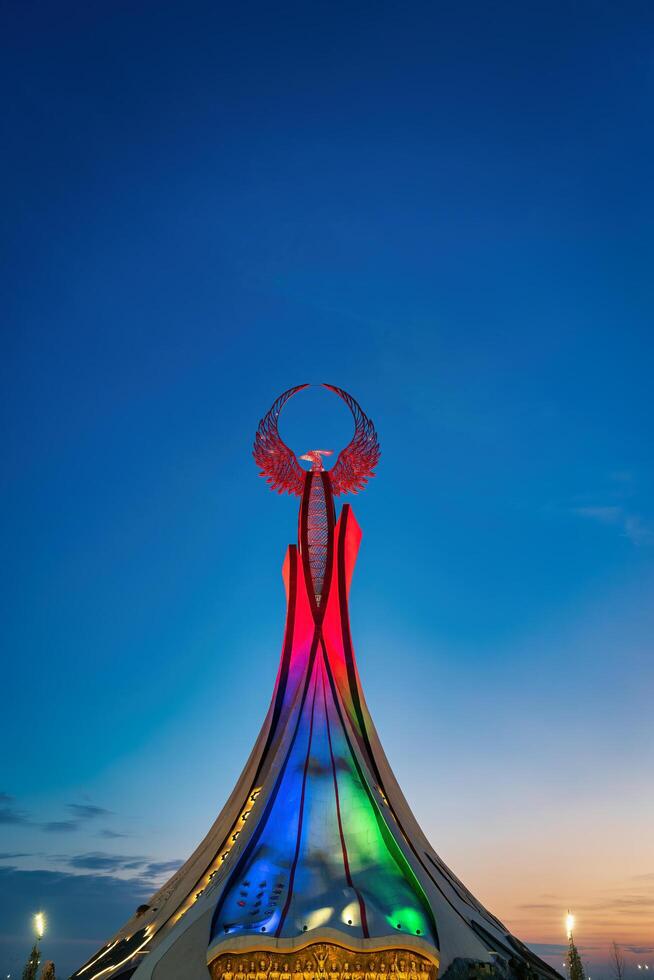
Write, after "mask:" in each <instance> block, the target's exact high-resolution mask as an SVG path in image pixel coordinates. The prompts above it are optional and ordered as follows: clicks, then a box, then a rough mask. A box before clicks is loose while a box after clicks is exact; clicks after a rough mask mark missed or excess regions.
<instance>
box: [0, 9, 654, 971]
mask: <svg viewBox="0 0 654 980" xmlns="http://www.w3.org/2000/svg"><path fill="white" fill-rule="evenodd" d="M0 20H1V23H0V37H1V38H2V41H1V42H0V44H1V45H2V57H1V58H0V77H1V81H2V91H3V93H4V100H3V103H4V104H3V112H2V115H1V117H0V126H1V127H2V134H1V135H2V147H3V151H2V154H1V156H0V172H1V179H2V188H3V191H4V194H3V207H2V253H3V254H2V264H1V265H0V285H1V287H2V299H3V304H2V305H3V317H2V320H3V328H2V340H3V356H2V358H1V359H0V372H1V382H2V383H1V397H2V418H3V422H4V425H3V436H4V437H3V463H4V466H3V474H2V506H1V507H0V521H1V522H2V527H1V533H2V540H3V542H4V556H5V557H4V561H3V562H2V566H1V567H0V576H1V579H2V581H1V588H0V594H1V596H2V599H1V601H2V615H1V630H2V633H1V640H2V648H3V651H4V655H5V660H4V666H3V672H2V677H3V684H2V713H1V716H2V725H3V729H4V730H3V739H2V741H3V745H4V746H5V748H6V750H7V751H6V752H5V753H4V758H3V760H2V764H1V770H0V773H1V779H0V829H1V830H2V836H1V843H0V852H1V854H0V879H1V881H2V883H1V884H0V921H1V922H2V927H1V928H0V933H1V935H0V974H2V975H5V974H6V973H9V972H11V973H12V974H15V973H17V972H18V971H19V966H20V964H21V963H22V962H23V961H24V960H25V957H26V953H27V950H28V948H29V944H30V941H31V940H30V933H29V915H30V914H31V913H32V912H33V911H36V910H37V909H39V908H41V907H43V908H44V909H45V911H46V913H47V914H48V917H49V920H50V923H51V925H50V931H49V934H48V936H47V938H46V941H45V944H44V952H45V953H46V955H50V956H53V957H54V958H55V960H56V961H57V964H58V967H59V969H60V972H61V974H62V976H63V975H66V974H67V972H69V971H71V970H72V969H73V968H74V967H76V966H78V965H79V964H80V963H81V962H82V961H83V960H84V959H85V958H86V956H87V955H88V954H89V953H90V952H92V951H93V949H94V948H96V947H97V946H98V945H100V943H101V942H103V941H104V940H105V939H106V938H107V936H108V935H109V934H110V933H111V932H112V931H113V930H114V929H115V928H116V927H117V926H118V925H120V924H121V923H122V921H123V920H124V919H125V918H127V916H128V915H129V914H130V913H131V911H132V910H133V908H134V906H135V905H136V904H138V903H139V902H140V901H143V900H144V899H145V898H146V897H147V895H148V893H149V892H151V891H152V890H153V888H154V886H155V884H156V883H159V882H160V881H161V880H163V879H164V878H165V877H166V876H167V874H169V873H170V870H171V869H172V868H173V867H175V866H176V865H177V863H178V862H179V861H181V860H182V859H183V858H185V857H186V856H187V855H188V854H189V853H190V851H191V850H192V848H193V847H194V846H195V844H196V843H197V842H198V840H199V839H200V838H201V837H202V836H203V834H204V833H205V831H206V830H207V829H208V827H209V825H210V823H211V822H212V820H213V819H214V816H215V815H216V813H217V811H218V809H219V808H220V807H221V806H222V804H223V802H224V801H225V799H226V797H227V795H228V793H229V791H230V790H231V788H232V785H233V783H234V781H235V779H236V778H237V776H238V773H239V772H240V769H241V767H242V765H243V763H244V761H245V759H246V756H247V754H248V752H249V750H250V747H251V744H252V742H253V740H254V738H255V736H256V734H257V732H258V729H259V726H260V724H261V721H262V720H263V716H264V714H265V710H266V708H267V704H268V699H269V696H270V693H271V690H272V684H273V681H274V676H275V673H276V669H277V661H278V655H279V649H280V644H281V639H282V629H283V615H284V606H283V590H282V584H281V578H280V566H281V562H282V558H283V554H284V550H285V547H286V544H287V543H288V542H289V541H291V540H293V537H294V533H295V524H296V512H297V511H296V506H297V505H296V502H295V501H293V500H291V499H289V498H283V499H282V498H279V497H277V496H276V495H273V494H271V493H270V492H268V491H267V490H266V487H265V485H264V484H263V482H262V481H261V480H259V479H258V478H257V475H256V471H255V468H254V465H253V463H252V460H251V457H250V447H251V441H252V437H253V435H254V431H255V428H256V424H257V421H258V419H259V418H260V416H261V415H262V414H263V413H264V412H265V411H266V410H267V408H268V407H269V405H270V403H271V401H272V400H273V398H274V397H275V396H276V395H277V394H279V393H280V392H281V391H282V390H283V389H285V388H287V387H289V386H290V385H293V384H297V383H300V382H304V381H313V382H320V381H323V380H325V381H329V382H332V383H334V384H338V385H341V386H343V387H345V388H347V389H348V390H350V391H351V392H352V393H353V394H354V395H355V396H356V397H357V398H358V399H359V401H360V402H361V404H362V405H363V407H364V409H365V410H366V411H367V412H368V413H369V414H370V415H371V416H372V417H373V419H374V420H375V422H376V424H377V428H378V430H379V433H380V438H381V443H382V450H383V458H382V462H381V464H380V466H379V470H378V478H377V479H376V480H375V481H373V483H372V484H371V485H370V487H369V489H368V490H367V492H366V493H365V494H364V495H362V496H361V497H360V498H357V499H354V500H353V503H354V507H355V512H356V515H357V518H358V520H359V522H360V523H361V525H362V527H363V531H364V540H363V545H362V549H361V553H360V558H359V563H358V566H357V572H356V576H355V581H354V586H353V590H352V596H351V599H352V616H353V629H354V638H355V644H356V648H357V654H358V660H359V667H360V670H361V674H362V679H363V683H364V687H365V690H366V694H367V697H368V701H369V704H370V707H371V710H372V712H373V716H374V718H375V720H376V723H377V725H378V727H379V729H380V732H381V735H382V739H383V742H384V745H385V748H386V751H387V753H388V755H389V757H390V760H391V763H392V764H393V766H394V767H395V770H396V773H397V775H398V778H399V780H400V783H401V785H402V786H403V788H404V791H405V793H406V795H407V797H408V799H409V801H410V803H411V805H412V807H413V808H414V810H415V812H416V814H417V816H418V818H419V820H420V821H421V823H422V825H423V827H424V828H425V830H426V831H427V833H428V835H429V836H430V838H431V840H432V841H433V843H434V845H435V847H436V849H437V850H438V851H439V853H440V854H441V855H442V857H443V858H444V859H445V860H446V861H447V862H448V864H450V865H451V866H452V867H453V869H454V870H455V871H456V873H457V874H458V875H459V876H460V877H462V878H463V880H464V881H465V882H466V884H467V885H468V886H469V887H470V888H471V889H472V890H473V891H474V892H475V893H476V894H477V895H478V897H479V898H480V899H482V900H483V901H484V902H485V903H486V904H487V905H488V906H489V907H490V908H491V909H492V911H493V912H495V913H496V914H498V915H499V916H500V917H501V918H502V919H503V920H505V921H506V923H507V925H508V926H509V927H510V928H511V929H512V930H513V931H514V932H515V933H516V934H517V935H519V936H520V937H521V938H522V939H523V940H525V941H527V942H529V943H530V944H532V945H533V946H534V948H535V949H537V950H538V951H539V952H541V953H544V954H546V955H548V959H549V961H550V962H551V963H553V964H554V965H560V962H561V956H560V953H559V949H560V944H561V942H562V941H564V939H565V936H564V931H563V916H564V913H565V910H566V909H567V908H568V907H569V906H570V907H572V908H574V910H575V911H576V913H577V920H578V926H577V938H578V941H579V944H580V946H581V947H582V950H583V952H584V954H585V956H586V958H587V960H588V961H589V962H590V963H591V964H592V970H591V974H592V975H593V977H595V976H596V975H597V976H598V977H599V976H601V975H606V967H605V965H604V963H603V961H604V959H605V951H606V947H607V945H608V943H609V942H610V941H611V940H613V939H615V940H617V941H618V942H621V943H624V944H625V945H626V946H627V947H628V950H629V962H630V964H631V969H632V970H633V975H634V976H635V975H636V964H637V963H638V962H641V963H646V962H649V964H650V968H651V969H654V925H653V923H654V835H653V834H652V826H653V824H654V789H653V786H652V765H653V762H654V734H653V724H652V719H653V716H654V715H653V711H654V666H653V658H652V636H653V632H654V631H653V628H654V603H653V602H652V591H653V586H654V506H653V503H652V501H653V500H654V466H653V462H652V453H651V432H652V422H653V415H654V400H653V398H652V373H653V354H654V336H653V330H652V315H653V313H654V301H653V300H654V296H653V289H652V283H653V279H652V267H653V262H654V247H653V246H654V235H653V232H652V227H653V224H654V192H653V190H652V171H653V165H654V161H653V152H652V151H653V149H654V135H653V133H654V126H653V122H654V120H653V115H654V113H653V101H654V9H653V8H652V5H651V3H648V2H643V3H637V2H629V0H626V2H623V3H608V2H604V0H594V2H592V3H588V2H583V0H580V2H576V3H562V2H558V0H553V2H550V3H547V4H545V3H543V4H541V3H527V4H525V3H518V2H512V3H506V2H505V3H502V2H500V3H492V4H489V3H482V2H477V3H465V2H462V3H424V4H423V3H410V4H399V3H395V4H393V3H385V2H377V3H374V4H373V3H370V4H367V3H357V2H355V3H354V4H338V3H337V4H333V3H332V4H323V3H320V2H312V3H309V4H304V3H297V4H287V3H279V4H261V3H259V4H247V3H242V4H226V3H216V2H212V3H210V2H193V0H192V2H190V3H185V4H181V3H168V2H161V0H158V2H156V3H155V2H151V3H147V2H143V0H134V2H131V3H129V4H128V3H123V2H117V0H115V2H112V3H105V2H96V3H91V4H89V3H81V2H79V3H71V2H69V0H58V2H56V3H55V2H49V3H43V2H31V0H27V2H23V3H14V2H5V3H2V5H1V6H0ZM283 431H284V435H285V437H286V439H287V441H288V442H289V443H290V444H291V445H292V446H293V447H294V448H296V449H297V451H298V452H301V451H305V450H306V449H308V448H311V447H313V446H315V445H320V446H332V447H333V448H336V449H337V448H339V447H341V446H342V445H343V444H344V442H345V441H346V440H347V438H348V436H349V432H350V424H349V418H348V415H347V412H346V410H345V409H344V407H343V406H341V405H339V403H338V402H337V401H336V399H334V398H333V396H329V395H327V394H324V393H321V392H320V391H319V390H317V389H316V390H312V391H310V392H308V393H306V394H305V395H303V396H302V397H301V398H300V397H298V398H297V399H295V400H294V402H293V403H291V405H290V406H289V408H288V410H287V412H286V416H285V420H284V430H283ZM3 970H4V973H2V971H3Z"/></svg>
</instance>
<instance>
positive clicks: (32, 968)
mask: <svg viewBox="0 0 654 980" xmlns="http://www.w3.org/2000/svg"><path fill="white" fill-rule="evenodd" d="M40 962H41V953H40V951H39V947H38V944H37V943H34V945H33V946H32V952H31V953H30V955H29V959H28V961H27V963H26V964H25V966H24V967H23V980H36V974H37V971H38V969H39V963H40Z"/></svg>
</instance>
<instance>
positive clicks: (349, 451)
mask: <svg viewBox="0 0 654 980" xmlns="http://www.w3.org/2000/svg"><path fill="white" fill-rule="evenodd" d="M307 387H308V385H306V384H304V385H296V387H295V388H289V389H288V391H285V392H284V393H283V394H282V395H280V396H279V398H277V399H276V400H275V402H273V406H272V408H271V409H270V411H269V412H268V413H267V415H264V417H263V418H262V419H261V421H260V422H259V428H258V429H257V434H256V436H255V440H254V449H253V456H254V460H255V462H256V464H257V465H258V466H259V467H260V469H261V476H263V477H264V478H265V479H266V480H267V482H268V483H269V485H270V487H271V488H272V489H273V490H277V492H278V493H284V492H285V491H286V493H294V494H296V495H297V496H298V497H301V498H302V501H301V503H300V519H299V532H300V533H299V539H300V540H299V544H300V553H301V555H302V557H303V561H304V566H305V573H308V575H309V577H310V580H311V584H312V590H311V591H312V596H313V602H314V603H315V610H316V611H317V610H318V609H319V607H320V604H321V601H322V594H323V588H324V585H325V572H326V563H327V556H328V551H329V539H330V534H332V532H333V528H334V523H335V508H334V495H339V494H343V493H358V492H359V491H360V490H362V489H363V488H364V487H365V485H366V483H367V482H368V480H369V479H370V477H371V476H374V475H375V474H374V468H375V466H376V465H377V463H378V462H379V457H380V449H379V440H378V439H377V433H376V432H375V427H374V425H373V424H372V422H371V420H370V419H369V418H368V417H367V416H366V415H365V413H364V412H363V411H362V409H361V407H360V406H359V404H358V403H357V402H356V401H355V400H354V398H352V396H351V395H348V393H347V392H346V391H343V389H342V388H337V387H336V386H335V385H328V384H326V385H323V387H324V388H327V389H328V390H329V391H333V392H334V394H336V395H338V397H339V398H342V399H343V401H344V402H345V404H346V405H347V406H348V408H349V409H350V411H351V412H352V417H353V418H354V435H353V436H352V439H351V440H350V442H349V443H348V444H347V446H346V447H345V449H343V450H342V451H341V452H340V453H339V456H338V458H337V460H336V463H335V464H334V466H333V468H332V469H331V470H325V468H324V466H323V462H322V457H323V456H331V455H332V450H331V449H310V450H309V451H308V452H306V453H304V454H303V455H302V456H300V457H299V459H302V460H306V461H307V462H310V463H311V464H312V465H311V469H310V470H304V469H302V467H301V466H300V464H299V463H298V457H296V456H295V454H294V453H293V451H292V450H291V449H289V447H288V446H287V445H286V443H285V442H284V440H283V439H282V437H281V436H280V434H279V416H280V414H281V410H282V408H283V407H284V405H285V404H286V402H287V401H288V400H289V399H290V398H292V397H293V395H295V394H297V392H298V391H303V390H304V389H305V388H307Z"/></svg>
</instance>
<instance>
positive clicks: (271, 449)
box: [252, 385, 308, 497]
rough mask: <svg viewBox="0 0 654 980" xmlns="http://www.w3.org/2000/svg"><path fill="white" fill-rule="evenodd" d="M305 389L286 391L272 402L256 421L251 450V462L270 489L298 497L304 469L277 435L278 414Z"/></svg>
mask: <svg viewBox="0 0 654 980" xmlns="http://www.w3.org/2000/svg"><path fill="white" fill-rule="evenodd" d="M307 387H308V385H296V386H295V388H289V389H288V391H285V392H284V394H283V395H280V396H279V398H277V399H276V401H274V402H273V405H272V408H271V409H270V411H269V412H268V413H267V414H266V415H264V417H263V418H262V419H261V421H260V422H259V428H258V429H257V434H256V436H255V437H254V448H253V450H252V455H253V456H254V461H255V463H256V464H257V466H258V467H259V468H260V470H261V476H263V477H264V478H265V479H266V481H267V483H268V484H269V486H270V489H271V490H276V491H277V493H294V494H296V495H297V496H298V497H300V496H301V495H302V490H303V488H304V470H303V469H302V467H301V466H300V464H299V463H298V461H297V459H296V457H295V454H294V453H293V452H292V451H291V450H290V449H289V448H288V446H287V445H286V444H285V443H284V442H283V440H282V437H281V436H280V434H279V413H280V412H281V410H282V408H283V407H284V405H285V404H286V402H287V401H288V400H289V398H292V397H293V395H294V394H295V393H296V392H298V391H302V389H303V388H307Z"/></svg>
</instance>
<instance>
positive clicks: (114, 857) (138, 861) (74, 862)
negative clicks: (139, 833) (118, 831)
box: [67, 851, 148, 872]
mask: <svg viewBox="0 0 654 980" xmlns="http://www.w3.org/2000/svg"><path fill="white" fill-rule="evenodd" d="M67 863H68V864H69V865H70V867H71V868H78V869H79V870H88V871H114V872H115V871H136V870H140V869H143V868H144V867H145V866H146V865H147V863H148V858H147V857H141V856H140V855H137V854H107V853H106V852H105V851H90V852H89V853H87V854H74V855H72V856H71V857H69V858H68V859H67Z"/></svg>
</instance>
